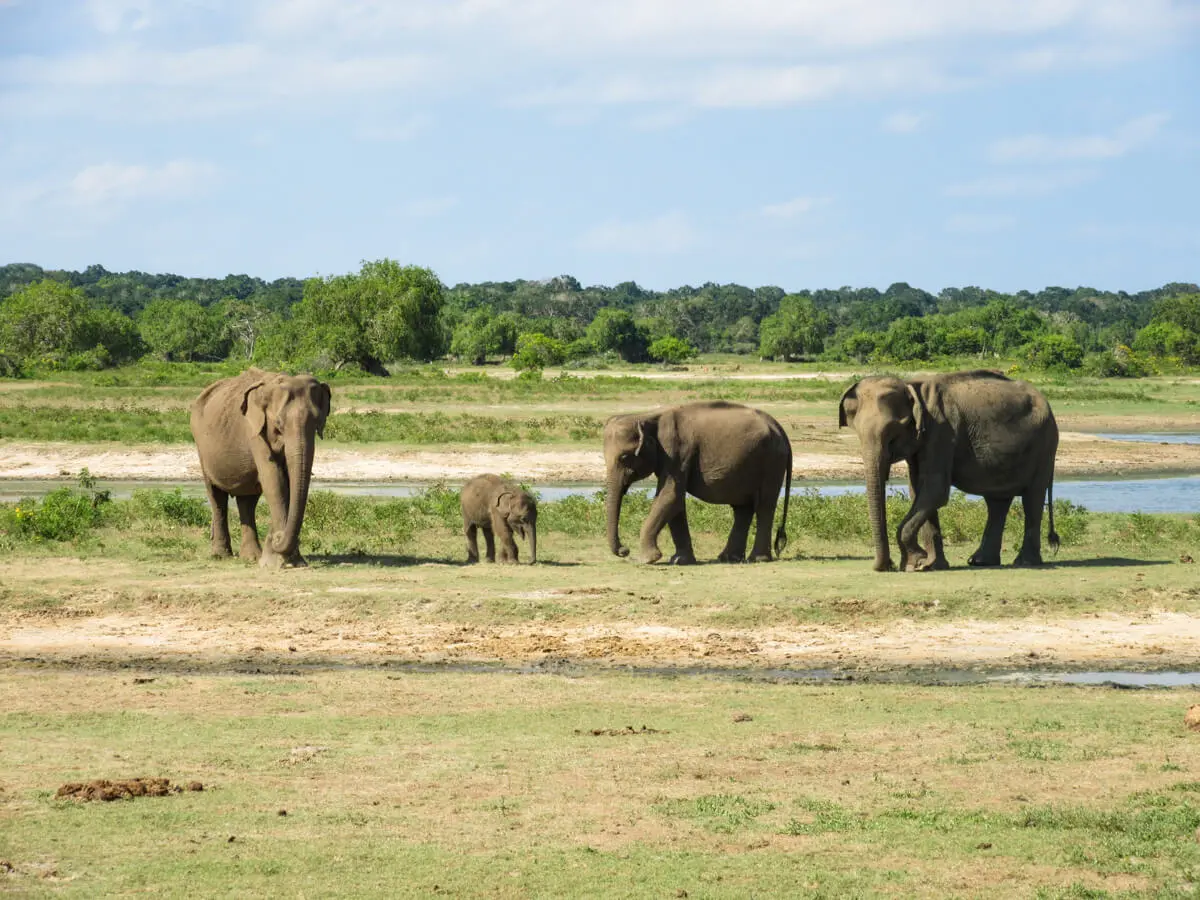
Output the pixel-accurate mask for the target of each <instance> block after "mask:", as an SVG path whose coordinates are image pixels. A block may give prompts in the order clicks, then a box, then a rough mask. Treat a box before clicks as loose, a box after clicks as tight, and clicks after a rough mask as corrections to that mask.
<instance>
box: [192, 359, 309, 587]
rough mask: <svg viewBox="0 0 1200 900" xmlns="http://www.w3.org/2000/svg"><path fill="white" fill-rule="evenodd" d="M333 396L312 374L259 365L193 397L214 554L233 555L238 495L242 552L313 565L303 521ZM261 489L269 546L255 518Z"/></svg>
mask: <svg viewBox="0 0 1200 900" xmlns="http://www.w3.org/2000/svg"><path fill="white" fill-rule="evenodd" d="M329 403H330V390H329V385H327V384H325V383H324V382H321V381H318V380H317V379H316V378H314V377H312V376H311V375H296V376H292V375H282V374H278V373H275V372H264V371H262V370H261V369H248V370H246V371H245V372H243V373H242V374H241V375H237V376H235V377H233V378H225V379H222V380H221V381H217V382H214V383H213V384H210V385H209V386H208V387H206V388H205V389H204V391H203V392H202V393H201V394H200V396H199V397H197V398H196V399H195V400H194V401H193V402H192V406H191V424H192V436H193V437H194V438H195V440H196V449H197V451H198V452H199V454H200V469H201V471H202V472H203V474H204V486H205V488H206V489H207V490H208V502H209V505H210V506H211V507H212V553H213V556H217V557H225V556H231V555H232V548H231V547H230V544H229V518H228V516H229V510H228V504H229V497H230V495H232V496H233V497H235V498H236V499H237V507H238V519H239V521H240V522H241V523H242V546H241V550H240V552H239V554H238V555H239V556H241V558H242V559H245V560H251V561H253V560H258V562H259V565H261V566H263V567H266V568H282V567H284V566H304V565H307V563H306V562H305V560H304V558H303V557H302V556H301V555H300V550H299V541H300V526H301V525H302V524H303V523H304V508H305V505H306V504H307V503H308V487H309V481H310V479H311V477H312V466H313V453H314V451H315V448H316V436H318V435H319V436H324V432H325V419H326V417H327V416H328V415H329ZM262 494H266V496H267V505H268V506H269V507H270V509H271V530H270V533H269V534H268V535H267V540H266V546H265V547H261V546H260V545H259V543H258V534H257V532H256V530H255V523H254V508H255V506H257V505H258V498H259V496H261V495H262Z"/></svg>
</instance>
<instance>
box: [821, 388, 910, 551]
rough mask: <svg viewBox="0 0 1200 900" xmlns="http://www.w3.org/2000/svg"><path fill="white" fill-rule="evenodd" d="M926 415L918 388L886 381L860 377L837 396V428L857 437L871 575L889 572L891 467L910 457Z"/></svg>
mask: <svg viewBox="0 0 1200 900" xmlns="http://www.w3.org/2000/svg"><path fill="white" fill-rule="evenodd" d="M928 418H929V413H928V410H927V409H926V408H925V404H924V402H923V401H922V399H921V391H920V383H919V382H908V381H902V380H901V379H899V378H892V377H885V376H880V377H872V378H864V379H862V380H861V381H859V382H856V383H855V384H853V385H851V386H850V387H849V388H847V389H846V392H845V393H844V394H842V400H841V403H840V404H839V407H838V427H839V428H844V427H846V426H847V425H849V426H850V427H852V428H853V429H854V431H855V432H856V433H857V434H858V442H859V445H860V446H861V449H862V457H863V465H864V466H865V467H866V470H867V510H868V514H869V515H870V518H871V536H872V538H873V539H874V541H875V571H876V572H885V571H888V570H889V569H891V568H892V558H891V554H890V553H889V551H888V532H887V505H886V499H887V498H886V488H887V480H888V474H889V473H890V472H891V468H892V465H893V463H897V462H900V461H901V460H906V459H910V458H912V457H913V456H915V455H916V453H917V450H918V449H919V448H920V445H921V441H922V439H923V437H924V434H925V426H926V422H927V420H928Z"/></svg>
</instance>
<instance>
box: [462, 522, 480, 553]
mask: <svg viewBox="0 0 1200 900" xmlns="http://www.w3.org/2000/svg"><path fill="white" fill-rule="evenodd" d="M463 534H464V535H465V536H466V538H467V562H469V563H477V562H479V539H478V534H479V526H478V525H476V524H474V523H473V522H468V523H467V524H466V525H464V526H463Z"/></svg>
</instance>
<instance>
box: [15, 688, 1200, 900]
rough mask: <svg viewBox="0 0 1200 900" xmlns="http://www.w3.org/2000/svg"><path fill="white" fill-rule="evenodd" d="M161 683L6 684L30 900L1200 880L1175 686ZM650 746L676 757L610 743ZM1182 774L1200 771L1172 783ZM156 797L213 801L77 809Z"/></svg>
mask: <svg viewBox="0 0 1200 900" xmlns="http://www.w3.org/2000/svg"><path fill="white" fill-rule="evenodd" d="M140 674H143V673H140V672H139V671H138V670H137V669H133V670H129V671H123V672H117V673H112V674H103V673H78V672H76V673H53V672H34V671H18V670H8V671H5V672H3V673H0V709H3V712H2V713H0V744H2V745H3V746H4V748H5V754H4V758H5V762H4V789H5V793H4V803H3V804H2V805H0V829H2V831H3V834H4V839H3V840H4V844H3V847H4V849H3V859H4V861H5V862H7V863H9V865H11V866H12V871H11V872H9V873H8V874H7V875H3V876H0V877H3V878H5V879H6V880H5V882H3V883H4V884H5V887H6V889H8V890H11V891H14V892H15V893H17V894H19V895H21V896H34V897H41V896H55V897H93V896H112V895H120V894H127V893H151V894H154V895H155V896H167V897H176V896H179V897H182V896H204V897H210V896H211V897H223V896H229V897H233V896H267V895H272V896H297V895H308V896H312V895H319V896H355V897H373V896H428V895H434V896H440V895H448V896H464V897H465V896H470V897H475V896H497V897H513V898H516V897H565V896H589V897H628V896H668V897H671V896H682V895H683V894H684V893H686V895H687V896H689V897H709V898H725V897H731V898H732V897H738V898H740V897H748V896H803V897H830V898H833V897H844V896H861V897H875V896H881V897H882V896H896V895H903V896H915V897H944V896H971V897H1008V896H1032V895H1034V894H1035V893H1036V894H1037V895H1038V896H1044V897H1084V896H1087V897H1117V896H1121V897H1176V896H1178V897H1184V896H1190V895H1191V894H1192V893H1193V892H1194V891H1195V889H1196V885H1197V882H1198V881H1200V845H1198V844H1197V842H1196V839H1195V831H1196V828H1197V826H1200V793H1198V792H1197V790H1196V784H1197V782H1196V780H1195V778H1196V774H1195V773H1196V772H1198V771H1200V745H1197V743H1196V742H1195V740H1194V738H1193V737H1192V736H1191V735H1189V734H1188V733H1187V732H1186V730H1185V729H1184V728H1183V726H1182V723H1181V716H1182V710H1183V708H1184V707H1185V706H1186V705H1187V697H1186V696H1184V695H1181V694H1179V693H1172V692H1170V691H1142V692H1136V693H1131V692H1113V691H1105V690H1102V689H1091V690H1084V689H1072V688H1043V689H1038V690H1032V689H1028V688H1024V689H1022V688H1013V687H988V686H985V687H975V688H956V689H953V690H951V689H946V688H919V687H906V686H880V685H848V686H842V687H837V688H834V687H829V686H782V685H771V684H753V685H747V684H741V683H737V682H729V681H721V680H718V679H704V678H690V679H670V680H663V679H647V678H632V677H626V676H620V675H608V676H589V677H586V678H577V679H571V678H562V677H556V676H536V677H530V676H511V675H482V674H480V675H467V674H449V673H448V674H439V675H417V674H385V673H379V672H326V673H309V674H306V675H303V676H241V677H239V678H237V679H235V680H231V679H229V678H228V677H224V676H203V675H190V676H187V677H174V676H167V675H162V674H161V673H157V674H156V673H150V677H152V678H153V679H154V680H153V681H151V682H143V683H142V684H135V683H134V680H133V676H135V675H140ZM739 710H748V711H750V712H752V713H753V717H752V718H751V719H749V720H744V721H740V722H739V721H734V720H733V718H731V714H732V712H733V711H739ZM1038 720H1060V721H1062V722H1064V723H1065V726H1066V730H1065V734H1064V735H1063V738H1062V740H1063V743H1064V746H1065V747H1067V748H1068V752H1064V753H1062V754H1061V755H1059V756H1057V757H1055V758H1046V759H1040V758H1039V759H1031V758H1029V757H1028V756H1027V755H1023V754H1022V752H1021V750H1020V748H1019V747H1014V746H1013V744H1012V741H1011V738H1010V736H1011V735H1014V734H1023V733H1028V732H1029V731H1030V728H1031V725H1032V723H1034V722H1036V721H1038ZM630 722H634V723H643V722H644V723H647V724H649V725H650V726H652V727H654V728H655V729H657V733H652V734H636V735H622V736H615V737H614V736H607V735H605V736H598V737H597V736H593V735H592V734H591V730H592V729H608V728H613V727H616V728H618V729H619V728H620V727H621V726H623V725H625V724H627V723H630ZM831 740H834V741H836V743H837V745H838V746H839V748H840V749H839V752H837V753H828V754H826V753H822V754H817V755H811V756H809V755H804V756H800V757H797V756H796V755H795V754H794V753H791V752H789V751H788V749H787V748H789V747H790V746H793V745H794V744H795V743H797V742H798V741H808V742H811V743H826V742H829V741H831ZM961 748H968V749H971V750H973V751H974V752H975V753H976V755H977V757H978V761H977V762H973V763H971V764H969V765H967V766H965V767H964V766H963V765H962V764H961V763H959V762H957V761H956V759H955V756H954V754H955V752H956V751H958V750H960V749H961ZM1083 748H1091V749H1092V750H1094V751H1095V753H1094V754H1093V755H1092V756H1090V757H1089V756H1087V755H1085V754H1084V753H1082V752H1081V750H1082V749H1083ZM1164 753H1169V754H1170V757H1171V759H1173V760H1176V761H1177V763H1178V765H1179V767H1180V768H1181V769H1183V770H1185V771H1183V772H1182V773H1180V772H1171V773H1164V772H1161V771H1159V767H1158V765H1157V763H1158V762H1159V761H1161V759H1162V758H1163V754H1164ZM135 776H164V777H168V778H171V779H172V780H174V781H182V782H186V781H189V780H193V779H195V780H199V781H201V782H203V783H204V785H205V790H204V791H203V792H202V793H185V794H180V795H176V796H170V797H164V798H151V799H139V800H134V801H118V802H113V803H107V804H101V803H93V804H81V803H77V802H74V801H62V800H55V799H54V798H53V793H54V791H55V789H56V788H57V787H58V785H60V784H62V783H64V782H67V781H78V780H87V779H91V778H123V777H135ZM281 810H282V811H285V812H286V815H281V814H280V811H281Z"/></svg>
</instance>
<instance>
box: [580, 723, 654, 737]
mask: <svg viewBox="0 0 1200 900" xmlns="http://www.w3.org/2000/svg"><path fill="white" fill-rule="evenodd" d="M575 733H576V734H590V735H591V736H592V737H624V736H625V735H629V734H670V732H669V731H660V730H659V729H657V728H647V727H646V726H645V725H643V726H642V727H641V728H634V727H633V726H632V725H626V726H625V727H624V728H589V729H587V730H586V731H584V730H582V729H579V728H576V729H575Z"/></svg>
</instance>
